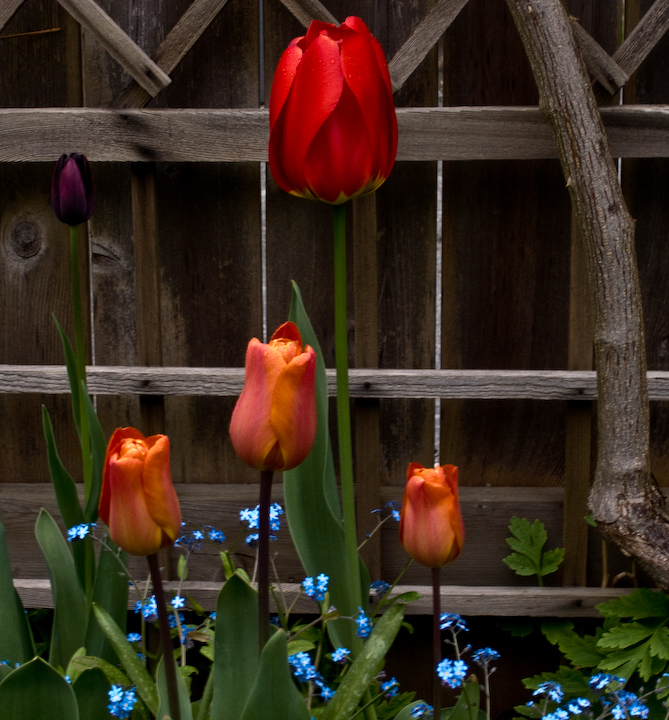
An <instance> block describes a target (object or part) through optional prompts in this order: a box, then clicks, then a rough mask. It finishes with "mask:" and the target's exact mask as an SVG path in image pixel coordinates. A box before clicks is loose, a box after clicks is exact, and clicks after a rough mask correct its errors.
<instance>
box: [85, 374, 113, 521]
mask: <svg viewBox="0 0 669 720" xmlns="http://www.w3.org/2000/svg"><path fill="white" fill-rule="evenodd" d="M81 392H82V393H83V396H84V403H85V405H86V419H87V421H88V436H89V437H90V439H91V456H92V465H91V467H92V473H91V479H92V482H91V488H90V493H89V495H88V498H87V500H86V510H85V511H84V515H85V517H86V522H95V521H96V520H97V519H98V506H99V505H100V492H101V490H102V472H103V469H104V463H105V457H106V455H107V440H106V438H105V435H104V433H103V432H102V427H101V425H100V421H99V420H98V416H97V413H96V412H95V408H94V407H93V402H92V401H91V397H90V395H89V394H88V391H87V390H86V383H85V382H84V381H83V380H82V382H81Z"/></svg>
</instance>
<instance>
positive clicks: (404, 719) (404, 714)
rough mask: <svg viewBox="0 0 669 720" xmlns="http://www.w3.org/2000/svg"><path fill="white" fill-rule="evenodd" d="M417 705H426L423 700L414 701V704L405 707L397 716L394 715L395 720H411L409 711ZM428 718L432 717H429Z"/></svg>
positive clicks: (411, 716)
mask: <svg viewBox="0 0 669 720" xmlns="http://www.w3.org/2000/svg"><path fill="white" fill-rule="evenodd" d="M419 705H427V703H426V702H425V701H424V700H416V701H415V702H412V703H409V704H408V705H405V706H404V707H403V708H402V709H401V710H400V711H399V712H398V713H397V715H395V720H413V715H412V714H411V711H412V710H413V709H414V708H415V707H418V706H419ZM430 717H432V716H431V715H430Z"/></svg>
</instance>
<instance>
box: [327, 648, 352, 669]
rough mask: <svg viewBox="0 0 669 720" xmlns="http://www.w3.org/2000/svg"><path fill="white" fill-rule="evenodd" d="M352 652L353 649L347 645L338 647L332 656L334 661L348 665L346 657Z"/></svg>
mask: <svg viewBox="0 0 669 720" xmlns="http://www.w3.org/2000/svg"><path fill="white" fill-rule="evenodd" d="M350 654H351V651H350V650H349V649H348V648H345V647H338V648H337V649H336V650H334V651H333V652H332V654H331V655H330V657H331V658H332V662H336V663H341V664H342V665H346V659H347V658H348V656H349V655H350Z"/></svg>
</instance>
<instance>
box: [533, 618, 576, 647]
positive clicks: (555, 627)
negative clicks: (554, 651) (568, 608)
mask: <svg viewBox="0 0 669 720" xmlns="http://www.w3.org/2000/svg"><path fill="white" fill-rule="evenodd" d="M573 630H574V623H573V622H572V621H571V620H566V619H565V620H544V621H543V622H542V623H541V632H542V633H543V634H544V635H545V637H546V640H548V642H549V643H550V644H551V645H557V644H558V642H560V640H561V639H562V638H564V637H565V635H568V634H570V633H571V634H573V632H572V631H573Z"/></svg>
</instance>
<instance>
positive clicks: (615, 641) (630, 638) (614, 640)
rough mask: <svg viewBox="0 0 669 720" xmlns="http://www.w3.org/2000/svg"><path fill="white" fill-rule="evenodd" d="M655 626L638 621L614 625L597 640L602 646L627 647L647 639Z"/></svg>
mask: <svg viewBox="0 0 669 720" xmlns="http://www.w3.org/2000/svg"><path fill="white" fill-rule="evenodd" d="M655 629H656V628H655V627H648V626H647V625H642V624H641V623H638V622H632V623H623V624H621V625H615V626H614V627H612V628H611V629H610V630H609V631H608V632H605V633H604V635H602V637H601V638H600V640H599V646H600V647H602V648H621V649H622V648H628V647H631V646H632V645H636V644H637V643H640V642H643V641H644V640H647V639H648V638H649V637H650V636H651V635H652V634H653V633H654V632H655Z"/></svg>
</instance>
